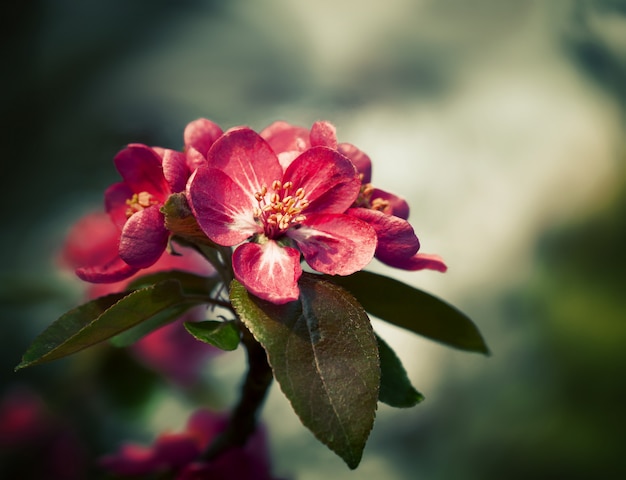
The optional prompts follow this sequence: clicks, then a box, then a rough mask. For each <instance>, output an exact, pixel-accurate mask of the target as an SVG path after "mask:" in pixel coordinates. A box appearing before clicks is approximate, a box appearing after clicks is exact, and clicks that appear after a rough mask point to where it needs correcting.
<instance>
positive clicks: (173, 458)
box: [100, 410, 275, 480]
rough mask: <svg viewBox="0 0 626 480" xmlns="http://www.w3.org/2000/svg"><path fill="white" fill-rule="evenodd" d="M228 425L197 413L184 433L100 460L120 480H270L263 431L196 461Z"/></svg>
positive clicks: (128, 446)
mask: <svg viewBox="0 0 626 480" xmlns="http://www.w3.org/2000/svg"><path fill="white" fill-rule="evenodd" d="M227 425H228V417H226V416H224V415H220V414H217V413H214V412H211V411H209V410H198V411H196V412H195V413H194V414H193V415H192V416H191V417H190V418H189V420H188V422H187V426H186V429H185V431H183V432H181V433H166V434H162V435H160V436H159V437H158V438H157V439H156V441H155V442H154V444H153V445H151V446H143V445H138V444H133V443H127V444H125V445H123V446H122V447H121V448H120V450H119V452H117V453H115V454H110V455H106V456H104V457H102V458H101V460H100V465H101V466H102V468H104V469H105V470H107V471H108V472H110V473H112V474H114V475H119V476H122V477H124V478H127V477H131V478H133V477H140V476H144V475H155V474H169V475H174V478H175V479H176V480H193V479H205V478H211V479H230V478H233V479H237V480H272V479H273V478H275V477H273V476H272V474H271V467H270V463H269V452H268V448H267V440H266V435H265V431H264V430H263V429H262V428H258V429H257V431H256V432H255V433H254V434H253V435H252V436H251V437H250V438H249V439H248V441H247V443H246V444H245V445H244V446H241V447H233V448H230V449H229V450H226V451H225V452H223V453H222V454H221V455H219V456H218V457H217V458H215V459H213V460H210V461H203V460H201V459H200V456H201V454H202V452H204V451H205V450H206V449H207V447H208V446H209V445H210V443H211V442H212V441H213V440H214V439H215V438H216V436H217V435H218V434H220V433H221V432H223V431H224V430H225V429H226V427H227Z"/></svg>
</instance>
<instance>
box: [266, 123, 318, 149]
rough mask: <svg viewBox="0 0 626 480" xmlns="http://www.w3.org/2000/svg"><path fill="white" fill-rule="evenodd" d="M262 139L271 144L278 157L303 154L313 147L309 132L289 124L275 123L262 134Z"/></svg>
mask: <svg viewBox="0 0 626 480" xmlns="http://www.w3.org/2000/svg"><path fill="white" fill-rule="evenodd" d="M261 137H263V138H264V139H265V141H266V142H267V143H269V145H270V147H272V150H274V152H275V153H276V155H280V154H281V153H284V152H292V151H296V152H303V151H304V150H306V149H307V148H309V147H310V146H311V143H310V142H309V131H308V130H307V129H306V128H304V127H296V126H295V125H291V124H289V123H287V122H282V121H278V122H274V123H272V124H271V125H270V126H269V127H266V128H265V129H263V131H262V132H261Z"/></svg>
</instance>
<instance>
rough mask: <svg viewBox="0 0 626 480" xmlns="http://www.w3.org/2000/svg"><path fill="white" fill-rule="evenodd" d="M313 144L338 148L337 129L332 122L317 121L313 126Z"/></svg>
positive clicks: (311, 137)
mask: <svg viewBox="0 0 626 480" xmlns="http://www.w3.org/2000/svg"><path fill="white" fill-rule="evenodd" d="M310 140H311V146H312V147H318V146H319V147H328V148H332V149H333V150H336V149H337V130H336V129H335V126H334V125H333V124H332V123H330V122H315V123H314V124H313V127H311V136H310Z"/></svg>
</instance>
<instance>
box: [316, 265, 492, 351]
mask: <svg viewBox="0 0 626 480" xmlns="http://www.w3.org/2000/svg"><path fill="white" fill-rule="evenodd" d="M327 278H332V282H333V283H336V284H338V285H341V286H342V287H344V288H345V289H346V290H348V291H349V292H351V293H352V295H354V296H355V297H356V298H357V300H358V301H359V302H360V303H361V305H363V308H365V310H366V311H368V312H369V313H371V314H372V315H374V316H376V317H378V318H380V319H381V320H385V321H387V322H389V323H392V324H394V325H397V326H398V327H402V328H406V329H407V330H410V331H412V332H413V333H417V334H418V335H422V336H424V337H426V338H430V339H431V340H435V341H437V342H441V343H443V344H445V345H448V346H450V347H453V348H458V349H460V350H467V351H470V352H479V353H484V354H486V355H488V354H489V348H488V347H487V344H486V343H485V341H484V340H483V337H482V335H481V334H480V332H479V330H478V328H477V327H476V325H474V323H473V322H472V321H471V320H470V319H469V318H468V317H467V316H466V315H465V314H464V313H462V312H460V311H459V310H457V309H456V308H455V307H453V306H451V305H449V304H448V303H446V302H444V301H443V300H440V299H439V298H437V297H434V296H433V295H430V294H428V293H426V292H423V291H421V290H418V289H416V288H413V287H410V286H409V285H406V284H404V283H402V282H399V281H398V280H394V279H392V278H388V277H385V276H383V275H378V274H376V273H372V272H366V271H361V272H357V273H354V274H352V275H349V276H347V277H339V276H335V277H327Z"/></svg>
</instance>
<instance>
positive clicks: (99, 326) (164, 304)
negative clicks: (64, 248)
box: [16, 280, 197, 370]
mask: <svg viewBox="0 0 626 480" xmlns="http://www.w3.org/2000/svg"><path fill="white" fill-rule="evenodd" d="M182 303H192V304H193V303H197V301H196V300H189V299H188V298H186V297H185V296H184V295H183V293H182V290H181V288H180V283H179V282H178V281H177V280H166V281H163V282H161V283H158V284H156V285H153V286H151V287H147V288H143V289H141V290H136V291H134V292H132V293H128V292H125V293H120V294H113V295H108V296H106V297H103V298H99V299H96V300H92V301H91V302H88V303H86V304H84V305H82V306H80V307H77V308H75V309H73V310H70V311H69V312H67V313H65V314H64V315H62V316H61V317H60V318H59V319H58V320H56V321H55V322H54V323H53V324H52V325H50V326H49V327H48V328H47V329H46V330H44V331H43V332H42V333H41V334H40V335H39V336H38V337H37V338H36V339H35V340H34V341H33V343H32V344H31V346H30V347H29V348H28V350H27V351H26V353H25V354H24V356H23V357H22V361H21V363H20V364H19V365H18V366H17V367H16V370H18V369H20V368H24V367H29V366H32V365H37V364H40V363H44V362H49V361H51V360H56V359H58V358H62V357H65V356H67V355H70V354H72V353H75V352H78V351H80V350H83V349H84V348H87V347H89V346H91V345H95V344H96V343H99V342H102V341H103V340H108V339H109V338H111V337H113V336H114V335H117V334H118V333H120V332H123V331H124V330H127V329H129V328H131V327H133V326H135V325H137V324H139V323H141V322H143V321H145V320H148V319H149V318H151V317H153V316H154V315H157V314H159V313H161V312H163V311H166V310H168V309H170V308H172V307H178V306H180V304H182Z"/></svg>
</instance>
